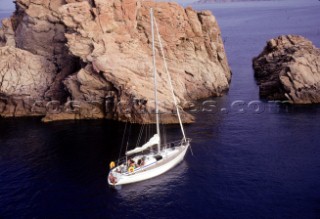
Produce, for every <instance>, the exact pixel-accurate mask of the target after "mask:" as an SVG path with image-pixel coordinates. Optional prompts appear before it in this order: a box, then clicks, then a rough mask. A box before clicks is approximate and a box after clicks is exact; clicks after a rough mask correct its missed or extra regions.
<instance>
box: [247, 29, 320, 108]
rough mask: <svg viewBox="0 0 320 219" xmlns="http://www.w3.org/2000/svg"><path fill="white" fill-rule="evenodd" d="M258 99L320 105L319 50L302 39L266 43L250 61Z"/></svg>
mask: <svg viewBox="0 0 320 219" xmlns="http://www.w3.org/2000/svg"><path fill="white" fill-rule="evenodd" d="M253 68H254V71H255V77H256V79H257V82H258V85H259V87H260V96H261V97H263V98H266V99H270V100H287V101H289V102H291V103H295V104H310V103H320V49H319V48H316V47H315V46H314V45H313V44H312V42H311V41H309V40H307V39H305V38H303V37H301V36H292V35H288V36H280V37H278V38H276V39H272V40H270V41H269V42H267V46H266V47H265V48H264V50H263V52H262V53H261V54H260V55H259V56H258V57H256V58H254V60H253Z"/></svg>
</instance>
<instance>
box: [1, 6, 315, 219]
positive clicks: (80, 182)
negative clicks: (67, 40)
mask: <svg viewBox="0 0 320 219" xmlns="http://www.w3.org/2000/svg"><path fill="white" fill-rule="evenodd" d="M193 7H194V8H196V9H199V10H200V9H201V10H203V9H205V10H210V11H212V12H213V14H214V15H215V16H216V18H217V20H218V22H219V25H220V28H221V31H222V37H223V40H224V42H225V49H226V52H227V58H228V60H229V64H230V66H231V68H232V72H233V76H232V82H231V87H230V90H229V92H228V94H227V95H225V96H223V97H218V98H210V99H207V100H203V101H199V102H197V104H196V105H195V107H194V108H193V109H192V113H193V114H194V115H195V117H196V123H194V124H191V125H187V126H186V127H185V128H186V133H187V135H188V136H189V137H190V138H192V152H193V153H191V151H189V152H188V153H187V155H186V157H185V160H184V161H183V162H182V163H181V164H180V165H178V166H176V167H175V168H174V169H172V170H171V171H169V172H167V173H166V174H164V175H161V176H159V177H157V178H154V179H151V180H147V181H144V182H141V183H137V184H132V185H128V186H123V187H122V188H121V189H117V190H116V189H111V188H110V187H109V186H108V184H107V174H108V171H109V163H110V161H112V160H116V159H118V157H119V152H120V148H121V146H123V145H124V144H126V143H125V142H129V141H133V142H134V140H135V139H136V136H137V135H138V133H139V130H140V126H138V125H128V124H127V125H126V124H125V123H119V122H114V121H101V120H100V121H99V120H96V121H64V122H53V123H41V122H40V118H21V119H0V218H107V219H109V218H110V219H118V218H119V219H126V218H128V219H132V218H139V219H140V218H141V219H173V218H174V219H185V218H210V219H238V218H239V219H242V218H244V219H260V218H261V219H264V218H265V219H269V218H272V219H286V218H290V219H319V218H320V117H319V116H320V106H319V105H309V106H303V105H302V106H300V105H299V106H292V105H288V104H287V103H285V102H272V101H265V100H260V99H259V88H258V86H257V85H256V82H255V80H254V74H253V70H252V58H253V57H255V56H257V55H258V54H259V53H260V52H261V51H262V50H263V48H264V46H265V45H266V41H267V40H269V39H271V38H274V37H277V36H279V35H283V34H298V35H302V36H305V37H306V38H308V39H310V40H311V41H312V42H313V43H314V44H315V45H316V46H317V47H320V13H319V11H320V2H319V1H317V0H303V1H302V0H282V1H259V2H237V3H220V4H205V5H193ZM0 16H2V17H4V14H3V13H2V12H0ZM126 126H127V127H129V126H130V129H129V130H132V132H131V136H132V137H130V135H128V136H129V137H123V136H124V134H123V133H124V130H125V129H126ZM162 129H164V130H166V133H167V138H168V139H170V138H173V137H175V136H179V135H180V130H179V126H177V125H170V126H164V127H163V128H162ZM123 139H124V140H123ZM122 153H123V152H122ZM120 155H121V154H120Z"/></svg>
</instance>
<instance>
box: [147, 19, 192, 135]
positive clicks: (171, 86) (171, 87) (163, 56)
mask: <svg viewBox="0 0 320 219" xmlns="http://www.w3.org/2000/svg"><path fill="white" fill-rule="evenodd" d="M153 19H154V23H155V27H156V31H157V35H158V41H159V45H160V51H161V55H162V59H163V63H164V68H165V71H166V73H167V76H168V81H169V85H170V90H171V94H172V97H173V101H174V105H175V107H176V110H177V114H178V119H179V123H180V128H181V132H182V135H183V139H184V141H186V140H187V138H186V135H185V132H184V128H183V125H182V120H181V115H180V111H179V106H178V101H177V98H176V95H175V94H174V90H173V85H172V80H171V75H170V72H169V69H168V65H167V61H166V57H165V53H164V49H163V45H162V40H161V36H160V33H159V29H158V24H157V21H156V19H155V18H153Z"/></svg>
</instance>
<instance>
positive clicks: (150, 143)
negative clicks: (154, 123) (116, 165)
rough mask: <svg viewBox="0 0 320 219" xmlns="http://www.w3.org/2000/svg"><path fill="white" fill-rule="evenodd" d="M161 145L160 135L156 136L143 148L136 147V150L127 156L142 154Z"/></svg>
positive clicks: (129, 152) (128, 152)
mask: <svg viewBox="0 0 320 219" xmlns="http://www.w3.org/2000/svg"><path fill="white" fill-rule="evenodd" d="M159 144H160V137H159V135H158V134H155V135H154V136H153V137H152V138H150V140H149V141H148V142H147V143H145V144H144V145H142V146H141V147H136V148H135V149H133V150H131V151H127V153H126V155H127V156H129V155H132V154H136V153H139V152H142V151H144V150H146V149H148V148H150V147H152V146H154V145H159Z"/></svg>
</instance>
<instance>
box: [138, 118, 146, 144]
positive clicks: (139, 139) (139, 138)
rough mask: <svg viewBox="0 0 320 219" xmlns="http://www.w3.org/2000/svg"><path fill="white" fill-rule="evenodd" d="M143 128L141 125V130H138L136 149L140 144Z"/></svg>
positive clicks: (143, 125)
mask: <svg viewBox="0 0 320 219" xmlns="http://www.w3.org/2000/svg"><path fill="white" fill-rule="evenodd" d="M144 127H145V124H142V126H141V128H140V133H139V137H138V140H137V144H136V147H138V146H139V144H140V141H141V137H142V134H143V131H144Z"/></svg>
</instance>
